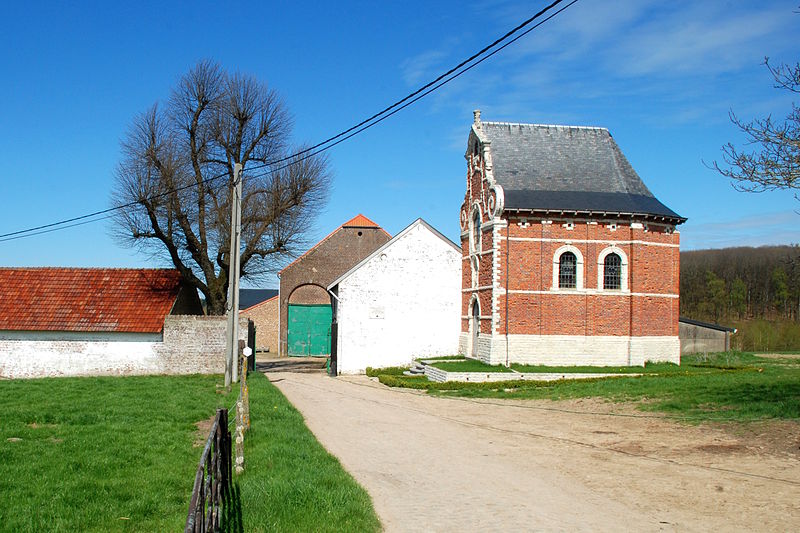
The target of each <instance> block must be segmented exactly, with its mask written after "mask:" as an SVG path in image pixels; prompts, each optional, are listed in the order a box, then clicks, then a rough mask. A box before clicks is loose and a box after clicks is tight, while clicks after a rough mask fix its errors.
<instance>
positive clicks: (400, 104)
mask: <svg viewBox="0 0 800 533" xmlns="http://www.w3.org/2000/svg"><path fill="white" fill-rule="evenodd" d="M563 1H564V0H555V1H554V2H552V3H551V4H549V5H548V6H546V7H544V8H543V9H541V10H540V11H538V12H537V13H536V14H535V15H533V16H532V17H530V18H528V19H527V20H525V21H523V22H522V23H520V24H519V25H517V26H516V27H515V28H513V29H512V30H510V31H508V32H507V33H505V34H504V35H503V36H502V37H499V38H498V39H496V40H495V41H494V42H492V43H491V44H489V45H488V46H485V47H484V48H482V49H481V50H480V51H478V52H476V53H474V54H472V55H471V56H470V57H469V58H467V59H465V60H464V61H462V62H460V63H459V64H458V65H456V66H455V67H453V68H451V69H449V70H448V71H447V72H445V73H443V74H441V75H440V76H438V77H437V78H436V79H434V80H433V81H431V82H429V83H426V84H425V85H423V86H422V87H420V88H419V89H417V90H415V91H413V92H412V93H410V94H408V95H407V96H405V97H404V98H402V99H400V100H398V101H396V102H394V103H393V104H391V105H390V106H388V107H386V108H384V109H383V110H381V111H379V112H378V113H375V114H373V115H372V116H370V117H369V118H367V119H364V120H362V121H361V122H359V123H358V124H356V125H354V126H351V127H350V128H347V129H346V130H343V131H341V132H339V133H337V134H336V135H334V136H332V137H329V138H327V139H325V140H324V141H322V142H319V143H317V144H315V145H313V146H310V147H308V148H305V149H303V150H300V151H298V152H295V153H293V154H291V155H288V156H285V157H283V158H279V159H276V160H274V161H267V162H264V163H262V164H259V165H255V166H251V167H250V168H248V169H247V170H248V171H252V170H255V169H259V168H264V167H272V166H274V165H277V164H280V163H285V164H284V165H282V166H280V167H278V168H270V170H269V171H268V172H265V173H261V174H256V175H250V176H247V177H246V178H247V179H252V178H257V177H262V176H265V175H267V174H269V173H271V172H278V171H280V170H283V169H286V168H288V167H289V166H291V165H293V164H296V163H298V162H300V161H303V160H305V159H308V158H309V157H313V156H314V155H317V154H319V153H321V152H324V151H326V150H329V149H331V148H333V147H334V146H336V145H338V144H340V143H342V142H344V141H346V140H348V139H350V138H352V137H354V136H355V135H358V134H359V133H361V132H363V131H365V130H367V129H369V128H371V127H372V126H375V125H377V124H379V123H381V122H383V121H384V120H386V119H387V118H389V117H391V116H393V115H394V114H395V113H397V112H399V111H401V110H403V109H405V108H406V107H408V106H410V105H412V104H414V103H415V102H417V101H419V100H420V99H421V98H424V97H425V96H427V95H428V94H430V93H432V92H433V91H435V90H437V89H439V88H440V87H442V86H443V85H445V84H447V83H449V82H450V81H452V80H454V79H456V78H457V77H459V76H461V75H462V74H464V73H465V72H467V71H469V70H471V69H472V68H474V67H475V66H477V65H479V64H481V63H482V62H484V61H485V60H487V59H488V58H490V57H492V56H493V55H495V54H496V53H498V52H499V51H500V50H503V49H504V48H506V47H507V46H509V45H510V44H512V43H514V42H516V41H517V40H519V39H520V38H522V37H523V36H525V35H527V34H528V33H530V32H531V31H533V30H534V29H536V28H538V27H539V26H541V25H542V24H544V23H545V22H547V21H548V20H550V19H552V18H553V17H555V16H556V15H558V14H559V13H561V12H562V11H564V10H565V9H567V8H568V7H570V6H572V5H573V4H575V3H576V2H577V1H578V0H572V1H571V2H570V3H569V4H567V5H565V6H563V7H561V8H560V9H558V10H557V11H555V12H554V13H552V14H550V15H549V16H547V17H546V18H545V19H543V20H541V21H540V22H538V23H537V24H535V25H533V26H531V27H530V28H528V29H527V30H525V31H524V32H523V33H521V34H520V35H518V36H516V37H514V38H513V39H511V40H510V41H508V42H506V43H504V44H503V45H502V46H500V47H498V48H497V49H496V50H492V48H495V47H497V46H498V45H499V44H500V43H502V42H503V41H505V40H506V39H508V38H509V37H511V36H512V35H514V34H516V33H518V32H519V31H520V30H522V29H523V28H525V27H526V26H529V25H530V24H531V23H532V22H534V21H535V20H537V19H538V18H540V17H541V16H542V15H544V14H545V13H547V12H548V11H550V10H551V9H553V8H554V7H555V6H557V5H558V4H560V3H562V2H563ZM490 50H492V51H491V52H490V53H488V54H486V52H488V51H490ZM484 54H486V55H485V56H484V57H480V56H482V55H484ZM478 58H480V59H478ZM476 59H478V60H477V61H475V60H476ZM473 61H474V63H472V62H473ZM470 63H472V64H470ZM298 158H299V159H298ZM287 162H288V163H287ZM225 175H227V172H224V173H222V174H219V175H216V176H212V177H210V178H206V179H204V180H202V181H200V182H195V183H190V184H187V185H184V186H181V187H178V188H175V189H170V190H169V191H166V192H163V193H160V194H156V195H154V196H151V197H149V198H147V200H155V199H158V198H161V197H164V196H169V195H171V194H174V193H175V192H179V191H182V190H185V189H189V188H192V187H195V186H198V185H202V184H206V183H210V182H213V181H215V180H217V179H219V178H221V177H223V176H225ZM243 179H244V178H243ZM141 204H142V201H134V202H128V203H126V204H121V205H117V206H114V207H109V208H107V209H102V210H99V211H95V212H92V213H88V214H85V215H80V216H77V217H72V218H68V219H64V220H60V221H57V222H52V223H49V224H43V225H41V226H36V227H32V228H27V229H22V230H17V231H13V232H9V233H4V234H0V242H6V241H10V240H15V239H21V238H25V237H31V236H35V235H41V234H44V233H50V232H52V231H57V230H59V229H66V228H70V227H74V226H78V225H83V224H88V223H91V222H97V221H100V220H105V219H108V218H110V217H111V216H112V215H111V213H113V212H115V211H118V210H121V209H128V208H131V207H137V206H139V205H141ZM101 215H108V216H101ZM97 217H100V218H97ZM89 219H90V220H89Z"/></svg>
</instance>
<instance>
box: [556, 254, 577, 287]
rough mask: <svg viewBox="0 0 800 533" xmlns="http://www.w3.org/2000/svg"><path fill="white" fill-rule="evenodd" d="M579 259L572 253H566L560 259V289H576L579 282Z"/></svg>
mask: <svg viewBox="0 0 800 533" xmlns="http://www.w3.org/2000/svg"><path fill="white" fill-rule="evenodd" d="M577 267H578V259H577V258H576V257H575V254H574V253H572V252H564V253H563V254H561V257H559V258H558V288H559V289H574V288H576V287H577V282H578V268H577Z"/></svg>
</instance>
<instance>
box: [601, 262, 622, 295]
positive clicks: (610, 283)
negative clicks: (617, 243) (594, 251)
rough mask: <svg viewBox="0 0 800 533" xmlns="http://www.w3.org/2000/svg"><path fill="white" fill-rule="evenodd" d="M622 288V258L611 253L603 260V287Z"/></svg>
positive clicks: (609, 288) (608, 288)
mask: <svg viewBox="0 0 800 533" xmlns="http://www.w3.org/2000/svg"><path fill="white" fill-rule="evenodd" d="M621 288H622V259H621V258H620V256H618V255H617V254H615V253H610V254H608V255H607V256H606V258H605V261H603V289H606V290H619V289H621Z"/></svg>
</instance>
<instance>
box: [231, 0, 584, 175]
mask: <svg viewBox="0 0 800 533" xmlns="http://www.w3.org/2000/svg"><path fill="white" fill-rule="evenodd" d="M577 2H578V0H572V2H570V3H569V4H567V5H565V6H564V7H562V8H561V9H559V10H558V11H556V12H555V13H553V14H551V15H550V16H548V17H547V18H545V19H544V20H542V21H540V22H539V23H537V24H536V25H534V26H532V27H531V28H529V29H528V30H526V31H525V32H524V33H522V34H520V35H518V36H517V37H515V38H514V39H513V40H511V41H509V42H507V43H505V44H504V45H503V46H501V47H500V48H498V49H497V50H494V51H492V52H491V53H490V54H488V55H486V56H485V57H483V58H481V59H479V60H478V61H476V62H475V63H473V64H471V65H469V66H467V67H466V68H464V69H463V70H461V71H460V72H456V73H454V74H452V75H451V76H450V77H449V78H447V79H442V77H441V76H440V77H439V78H437V79H438V80H440V81H439V83H437V84H436V85H434V86H432V87H431V86H430V84H428V85H427V86H426V87H430V88H429V89H428V90H427V91H424V92H422V93H420V92H419V91H416V92H415V93H414V94H416V95H417V96H416V97H414V98H413V99H412V100H409V101H406V102H405V103H404V104H403V105H401V106H399V107H397V108H395V109H393V110H392V111H391V112H389V113H386V114H385V115H383V116H381V117H380V118H378V119H376V120H375V121H374V122H371V123H369V124H365V122H366V121H365V122H362V123H361V124H364V125H363V126H361V127H360V128H359V129H357V130H356V131H352V130H353V128H350V130H348V131H350V132H351V133H349V134H348V135H346V136H344V137H341V138H339V139H338V140H336V142H333V143H331V144H329V145H328V146H325V147H323V148H320V149H318V150H316V151H315V152H311V153H307V151H308V150H304V151H302V152H298V154H304V155H302V157H300V158H299V159H297V160H293V161H291V162H290V163H287V164H285V165H283V166H281V167H278V168H276V169H270V171H269V172H265V173H261V174H254V175H251V176H247V177H246V178H242V179H243V180H244V179H248V178H249V179H252V178H259V177H263V176H265V175H267V174H268V173H271V172H279V171H281V170H284V169H286V168H288V167H290V166H291V165H294V164H296V163H299V162H300V161H303V160H305V159H308V158H310V157H313V156H315V155H318V154H320V153H322V152H324V151H326V150H329V149H330V148H333V147H334V146H336V145H337V144H340V143H343V142H344V141H346V140H348V139H350V138H351V137H354V136H356V135H358V134H359V133H361V132H363V131H364V130H367V129H369V128H371V127H372V126H375V125H377V124H379V123H381V122H383V121H384V120H386V119H387V118H389V117H391V116H392V115H394V114H396V113H398V112H400V111H402V110H403V109H405V108H406V107H408V106H410V105H412V104H414V103H415V102H417V101H419V100H421V99H422V98H424V97H425V96H427V95H429V94H430V93H432V92H433V91H435V90H437V89H439V88H440V87H442V86H443V85H446V84H447V83H449V82H451V81H453V80H454V79H456V78H458V77H459V76H461V75H462V74H464V73H465V72H468V71H470V70H472V69H473V68H474V67H477V66H478V65H480V64H481V63H483V62H484V61H486V60H487V59H489V58H490V57H492V56H493V55H495V54H496V53H498V52H499V51H500V50H502V49H504V48H505V47H507V46H509V45H510V44H512V43H514V42H515V41H517V40H519V39H521V38H522V37H524V36H525V35H527V34H528V33H530V32H531V31H533V30H535V29H536V28H538V27H539V26H541V25H542V24H544V23H545V22H547V21H548V20H550V19H551V18H553V17H555V16H556V15H558V14H559V13H561V12H562V11H564V10H565V9H567V8H568V7H570V6H572V5H573V4H575V3H577ZM405 100H406V99H404V100H403V101H405ZM388 109H391V108H388ZM334 138H335V137H334ZM321 144H322V143H321ZM321 144H318V145H316V146H321ZM295 155H297V154H295ZM291 157H293V156H291ZM285 160H286V158H284V159H283V161H285ZM265 165H266V163H265ZM261 166H264V165H261ZM257 168H260V166H253V167H250V169H249V170H253V169H257Z"/></svg>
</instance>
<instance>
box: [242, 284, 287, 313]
mask: <svg viewBox="0 0 800 533" xmlns="http://www.w3.org/2000/svg"><path fill="white" fill-rule="evenodd" d="M277 295H278V289H239V310H240V311H242V310H244V309H248V308H250V307H253V306H254V305H258V304H260V303H261V302H266V301H267V300H269V299H270V298H274V297H275V296H277Z"/></svg>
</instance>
